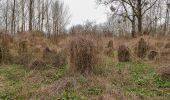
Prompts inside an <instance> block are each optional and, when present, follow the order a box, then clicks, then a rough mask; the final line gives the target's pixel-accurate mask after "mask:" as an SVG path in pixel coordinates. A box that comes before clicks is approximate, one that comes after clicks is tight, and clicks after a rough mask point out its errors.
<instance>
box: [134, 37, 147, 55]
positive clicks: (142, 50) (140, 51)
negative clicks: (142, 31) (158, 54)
mask: <svg viewBox="0 0 170 100" xmlns="http://www.w3.org/2000/svg"><path fill="white" fill-rule="evenodd" d="M147 50H148V45H147V43H146V41H145V40H144V39H143V38H141V39H140V41H139V42H138V46H137V52H136V53H137V56H138V57H139V58H144V57H145V56H146V53H147Z"/></svg>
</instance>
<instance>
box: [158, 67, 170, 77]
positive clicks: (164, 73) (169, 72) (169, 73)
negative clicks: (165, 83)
mask: <svg viewBox="0 0 170 100" xmlns="http://www.w3.org/2000/svg"><path fill="white" fill-rule="evenodd" d="M157 74H158V75H159V76H161V77H162V78H164V79H168V80H170V65H165V66H162V67H160V68H158V70H157Z"/></svg>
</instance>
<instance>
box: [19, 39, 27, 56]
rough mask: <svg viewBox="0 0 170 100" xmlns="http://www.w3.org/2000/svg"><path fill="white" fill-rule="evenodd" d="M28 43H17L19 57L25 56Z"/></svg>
mask: <svg viewBox="0 0 170 100" xmlns="http://www.w3.org/2000/svg"><path fill="white" fill-rule="evenodd" d="M27 45H28V42H27V41H21V42H20V43H19V50H18V53H19V54H20V55H22V54H25V53H26V52H27V51H28V46H27Z"/></svg>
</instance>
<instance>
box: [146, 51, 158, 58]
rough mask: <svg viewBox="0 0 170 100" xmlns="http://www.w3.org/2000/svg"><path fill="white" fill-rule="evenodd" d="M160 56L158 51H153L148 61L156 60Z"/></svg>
mask: <svg viewBox="0 0 170 100" xmlns="http://www.w3.org/2000/svg"><path fill="white" fill-rule="evenodd" d="M158 54H159V53H158V52H157V51H154V50H152V51H150V52H149V55H148V59H149V60H154V59H155V57H156V56H158Z"/></svg>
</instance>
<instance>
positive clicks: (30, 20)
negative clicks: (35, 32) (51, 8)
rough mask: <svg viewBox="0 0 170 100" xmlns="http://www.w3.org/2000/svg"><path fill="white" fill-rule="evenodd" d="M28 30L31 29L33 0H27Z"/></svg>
mask: <svg viewBox="0 0 170 100" xmlns="http://www.w3.org/2000/svg"><path fill="white" fill-rule="evenodd" d="M29 3H30V4H29V31H32V18H33V8H32V6H33V0H30V2H29Z"/></svg>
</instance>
